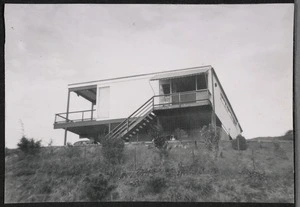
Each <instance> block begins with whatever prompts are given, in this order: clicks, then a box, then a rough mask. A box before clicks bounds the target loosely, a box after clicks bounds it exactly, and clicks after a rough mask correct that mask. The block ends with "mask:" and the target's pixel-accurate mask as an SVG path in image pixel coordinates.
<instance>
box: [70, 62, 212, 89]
mask: <svg viewBox="0 0 300 207" xmlns="http://www.w3.org/2000/svg"><path fill="white" fill-rule="evenodd" d="M211 68H212V66H211V65H205V66H198V67H192V68H183V69H175V70H168V71H160V72H154V73H144V74H138V75H131V76H123V77H117V78H108V79H101V80H95V81H87V82H80V83H71V84H68V86H77V85H80V84H89V83H90V84H95V83H97V82H103V81H113V80H120V79H126V78H135V77H142V76H147V75H158V74H164V75H165V76H168V75H169V73H174V72H182V74H184V73H190V72H192V73H193V74H194V73H195V72H196V73H198V71H199V70H201V71H207V70H208V69H211ZM188 71H190V72H188Z"/></svg>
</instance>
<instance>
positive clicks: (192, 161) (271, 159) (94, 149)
mask: <svg viewBox="0 0 300 207" xmlns="http://www.w3.org/2000/svg"><path fill="white" fill-rule="evenodd" d="M33 146H35V145H34V144H33ZM118 146H121V147H122V144H119V145H118ZM163 146H164V145H163ZM166 149H167V152H165V151H166ZM162 150H163V151H161V150H158V149H157V148H156V147H155V146H154V145H153V144H151V145H146V144H139V145H134V144H128V145H125V148H124V150H123V151H122V150H118V152H120V154H122V156H121V158H120V156H116V157H115V160H116V161H115V162H108V161H107V158H105V156H106V155H104V153H103V152H104V151H103V149H102V146H85V147H72V146H66V147H60V148H57V147H45V148H41V149H40V150H39V151H38V153H27V152H26V151H21V150H9V149H6V157H5V202H6V203H14V202H22V203H23V202H75V201H76V202H80V201H87V202H88V201H195V202H202V201H206V202H289V203H293V202H294V170H293V169H294V168H293V144H292V142H285V143H276V142H274V143H258V142H251V143H248V147H247V149H246V150H244V151H237V150H233V148H232V143H230V142H227V141H226V142H222V141H221V142H220V145H219V151H218V156H217V157H215V153H212V151H210V150H209V149H207V147H205V144H199V143H196V145H195V143H194V142H192V143H190V144H184V143H175V144H168V146H167V147H165V146H164V147H163V148H162ZM165 155H166V156H165Z"/></svg>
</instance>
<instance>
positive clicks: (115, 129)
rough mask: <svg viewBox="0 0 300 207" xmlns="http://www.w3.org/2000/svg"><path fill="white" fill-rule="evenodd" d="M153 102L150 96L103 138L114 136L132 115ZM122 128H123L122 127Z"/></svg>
mask: <svg viewBox="0 0 300 207" xmlns="http://www.w3.org/2000/svg"><path fill="white" fill-rule="evenodd" d="M151 101H152V102H153V101H154V96H152V97H151V98H150V99H148V100H147V101H146V102H145V103H144V104H143V105H142V106H140V107H139V108H138V109H137V110H135V111H134V112H133V113H132V114H131V115H130V116H128V117H127V118H126V119H125V120H124V121H123V122H121V123H120V124H118V125H117V126H116V127H115V128H114V129H113V130H112V131H111V132H109V133H108V134H107V135H106V136H105V137H106V138H110V136H112V135H115V134H116V133H117V132H119V128H120V127H121V126H122V125H123V124H126V125H127V123H128V122H129V121H130V118H131V117H133V115H134V114H136V113H137V112H138V111H139V110H140V109H142V108H143V107H144V106H145V105H147V104H149V103H150V102H151ZM151 108H152V110H153V104H152V107H151ZM122 128H123V127H122Z"/></svg>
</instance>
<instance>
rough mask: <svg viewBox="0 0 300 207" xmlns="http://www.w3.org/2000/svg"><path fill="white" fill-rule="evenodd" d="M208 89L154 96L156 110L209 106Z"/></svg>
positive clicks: (209, 94)
mask: <svg viewBox="0 0 300 207" xmlns="http://www.w3.org/2000/svg"><path fill="white" fill-rule="evenodd" d="M210 96H211V93H210V92H209V90H208V89H202V90H196V91H188V92H180V93H172V94H163V95H156V96H154V110H163V109H171V108H181V107H191V106H200V105H207V104H209V99H210Z"/></svg>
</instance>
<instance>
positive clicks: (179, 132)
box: [174, 128, 188, 140]
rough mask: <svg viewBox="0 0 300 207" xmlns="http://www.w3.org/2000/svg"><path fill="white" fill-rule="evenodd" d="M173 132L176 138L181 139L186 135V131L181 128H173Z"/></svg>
mask: <svg viewBox="0 0 300 207" xmlns="http://www.w3.org/2000/svg"><path fill="white" fill-rule="evenodd" d="M174 134H175V137H176V139H178V140H181V139H183V138H186V137H187V136H188V134H187V132H186V131H184V130H183V129H179V128H177V129H175V132H174Z"/></svg>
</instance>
